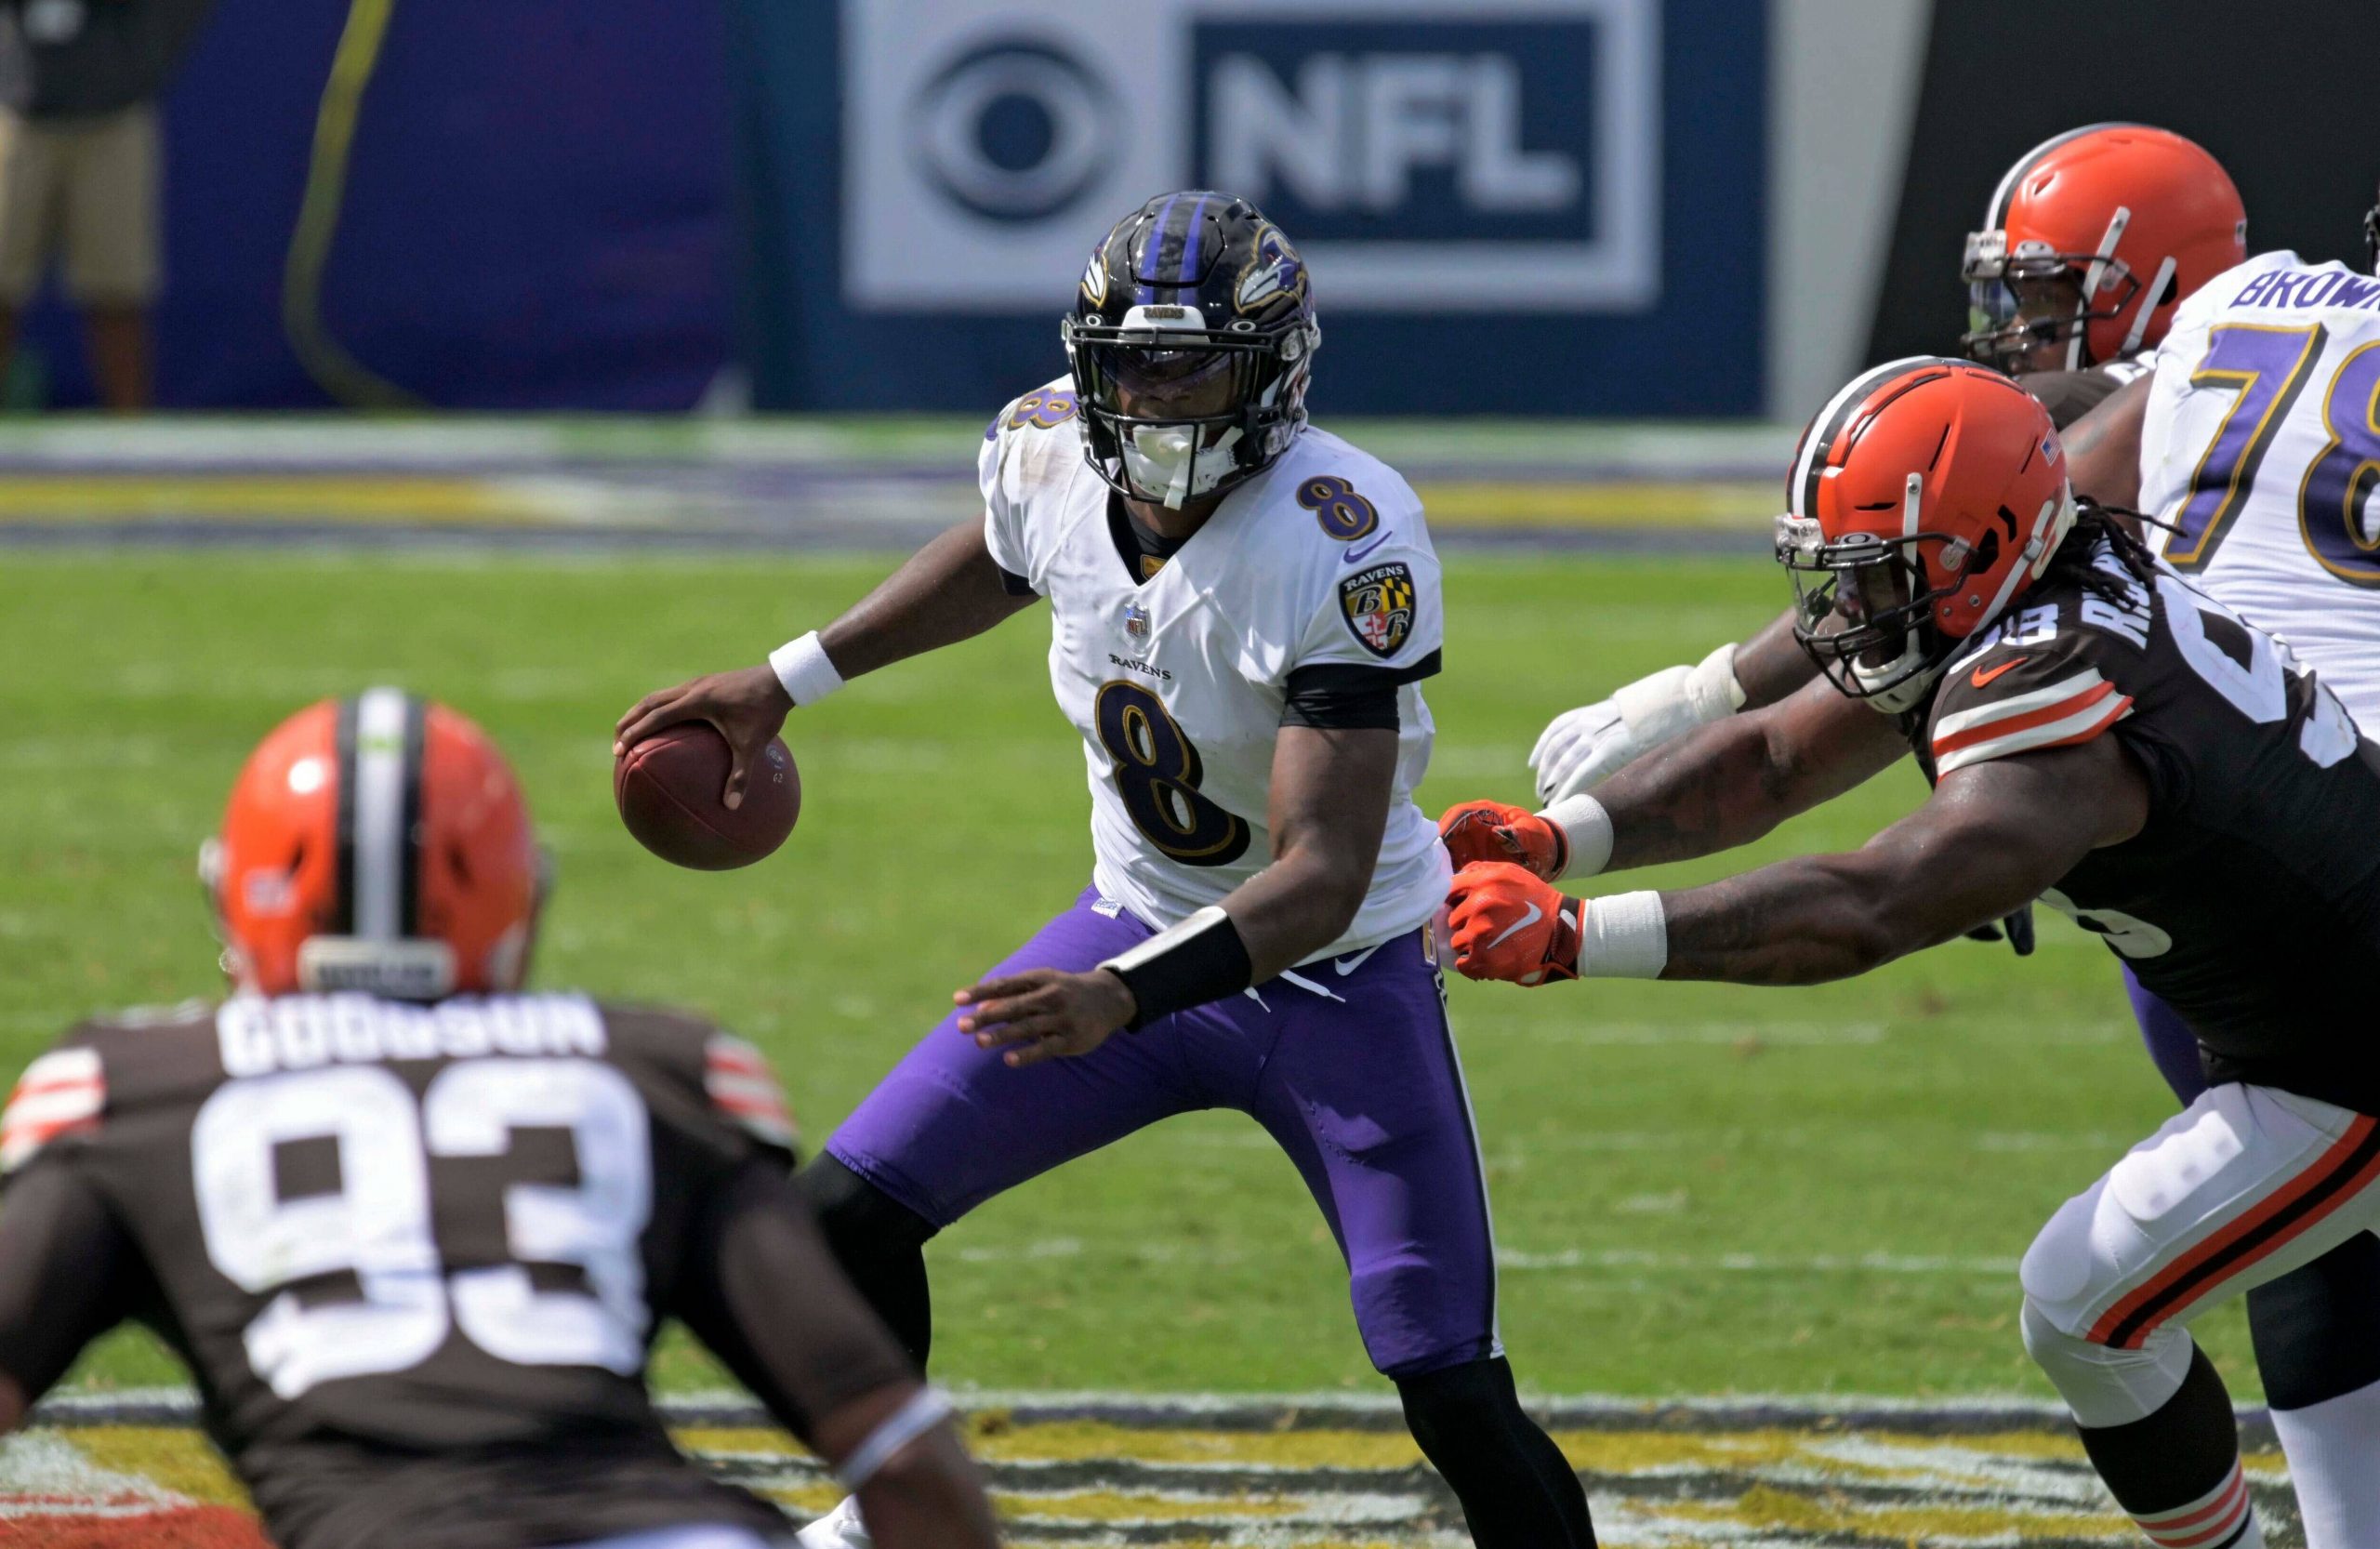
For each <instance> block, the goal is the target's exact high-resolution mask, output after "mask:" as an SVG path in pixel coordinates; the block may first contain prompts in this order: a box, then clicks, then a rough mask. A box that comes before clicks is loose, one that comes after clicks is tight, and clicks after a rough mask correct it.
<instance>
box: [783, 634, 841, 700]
mask: <svg viewBox="0 0 2380 1549" xmlns="http://www.w3.org/2000/svg"><path fill="white" fill-rule="evenodd" d="M769 666H770V667H771V668H773V669H775V672H776V675H777V682H780V683H783V684H784V685H785V693H786V697H787V698H788V699H790V700H792V701H793V702H794V703H795V704H797V705H814V704H816V703H817V702H818V701H819V700H821V699H824V698H825V697H826V695H830V694H832V693H834V692H835V691H836V690H837V689H839V688H840V687H842V686H843V675H842V674H841V673H840V672H838V671H836V670H835V664H834V663H833V662H830V661H828V660H827V659H826V647H825V646H824V645H821V644H819V643H818V631H817V630H815V629H813V630H811V631H810V632H809V633H808V634H806V635H804V636H802V637H801V638H800V640H789V641H787V642H785V643H784V644H783V645H780V646H778V647H777V648H776V649H775V650H774V651H772V652H770V653H769Z"/></svg>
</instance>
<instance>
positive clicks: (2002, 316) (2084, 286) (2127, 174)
mask: <svg viewBox="0 0 2380 1549" xmlns="http://www.w3.org/2000/svg"><path fill="white" fill-rule="evenodd" d="M2247 256H2248V214H2247V210H2246V208H2245V207H2244V206H2243V205H2241V203H2240V191H2239V190H2238V189H2237V188H2235V187H2233V186H2232V183H2231V177H2230V174H2228V173H2227V172H2225V171H2224V170H2223V164H2222V163H2220V162H2218V161H2216V160H2215V158H2214V157H2213V156H2211V155H2209V154H2207V153H2206V152H2205V151H2203V150H2202V149H2201V148H2200V147H2199V146H2198V145H2196V144H2194V143H2192V142H2191V141H2189V140H2187V139H2183V138H2182V137H2181V136H2179V135H2177V134H2174V133H2171V132H2170V131H2168V130H2164V129H2155V128H2151V127H2149V126H2148V125H2146V124H2093V125H2089V126H2085V127H2083V128H2080V129H2069V130H2068V131H2067V132H2066V133H2065V134H2062V135H2059V136H2057V137H2056V138H2055V139H2049V140H2044V141H2043V143H2041V144H2039V145H2036V146H2034V147H2033V148H2032V149H2031V150H2030V151H2028V152H2025V154H2024V155H2023V156H2021V157H2019V158H2018V159H2017V162H2016V165H2014V166H2012V167H2010V168H2009V169H2008V173H2007V176H2005V177H2003V178H2002V179H2000V186H1999V187H1998V188H1996V189H1994V190H1993V191H1992V194H1991V205H1990V208H1989V209H1987V210H1986V211H1985V212H1984V217H1983V230H1981V231H1979V232H1969V233H1968V235H1967V247H1966V261H1965V263H1964V266H1963V271H1962V272H1963V274H1964V278H1965V280H1966V282H1967V298H1968V313H1967V315H1968V326H1969V329H1970V331H1969V332H1968V333H1967V334H1966V335H1964V337H1963V338H1961V339H1960V343H1961V344H1962V345H1963V346H1964V348H1965V350H1966V351H1967V353H1968V354H1970V355H1971V356H1973V357H1974V358H1975V359H1977V360H1979V361H1982V362H1984V363H1985V364H1989V365H1995V366H1998V367H2000V368H2001V369H2003V370H2006V371H2014V370H2016V369H2018V368H2019V367H2020V366H2021V365H2022V364H2024V363H2025V360H2026V357H2027V356H2029V355H2030V354H2031V353H2032V352H2033V351H2036V350H2039V349H2041V348H2043V346H2045V345H2053V344H2057V343H2061V342H2062V343H2063V344H2064V345H2065V346H2066V351H2065V356H2064V358H2063V359H2062V360H2061V361H2059V362H2058V363H2057V364H2059V365H2062V366H2063V367H2064V368H2065V369H2067V370H2069V371H2079V370H2081V369H2082V368H2083V367H2084V366H2088V365H2097V364H2103V363H2105V362H2108V361H2114V360H2122V358H2124V357H2125V356H2127V355H2131V354H2133V353H2135V352H2136V351H2141V350H2145V349H2148V348H2149V347H2150V346H2152V345H2154V344H2156V343H2157V341H2158V340H2160V339H2162V338H2164V337H2165V330H2166V329H2167V328H2168V327H2170V326H2171V325H2172V324H2173V321H2174V309H2175V307H2176V306H2177V305H2179V304H2180V302H2181V300H2182V298H2184V297H2186V296H2188V295H2189V294H2190V292H2192V291H2194V290H2196V289H2198V287H2199V286H2201V285H2204V284H2206V282H2207V281H2209V280H2212V279H2213V278H2215V276H2216V275H2217V274H2220V273H2222V272H2223V271H2225V270H2227V269H2229V268H2231V267H2232V266H2233V265H2234V264H2238V263H2241V262H2242V261H2244V260H2245V259H2246V258H2247ZM2053 287H2054V289H2053ZM2044 290H2049V291H2051V294H2049V295H2047V296H2044V295H2043V294H2042V293H2043V291H2044ZM2027 292H2031V293H2032V294H2033V296H2034V298H2035V304H2034V305H2031V306H2028V305H2027V304H2026V299H2027V298H2026V295H2025V293H2027ZM2036 364H2038V363H2036Z"/></svg>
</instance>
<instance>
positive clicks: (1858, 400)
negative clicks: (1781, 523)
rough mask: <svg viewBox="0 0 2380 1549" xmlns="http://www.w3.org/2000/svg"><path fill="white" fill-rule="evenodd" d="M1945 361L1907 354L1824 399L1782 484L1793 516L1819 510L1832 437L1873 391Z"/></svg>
mask: <svg viewBox="0 0 2380 1549" xmlns="http://www.w3.org/2000/svg"><path fill="white" fill-rule="evenodd" d="M1939 364H1944V363H1943V362H1941V361H1938V360H1937V359H1936V358H1935V357H1933V356H1932V355H1910V356H1906V357H1904V358H1902V359H1900V360H1897V361H1886V362H1885V363H1884V364H1882V365H1880V366H1877V367H1875V368H1874V369H1873V370H1871V371H1868V372H1864V373H1862V374H1861V375H1859V376H1858V377H1853V378H1851V380H1850V382H1849V383H1848V384H1846V385H1845V387H1844V389H1843V391H1840V392H1838V393H1836V394H1835V395H1834V396H1833V397H1831V398H1830V399H1828V400H1827V403H1826V407H1824V408H1822V409H1820V410H1819V411H1818V415H1817V417H1814V418H1813V419H1812V420H1811V421H1810V428H1809V429H1808V430H1805V431H1803V432H1802V444H1801V446H1800V447H1799V448H1797V449H1796V450H1795V452H1794V454H1793V472H1792V477H1791V478H1790V479H1789V480H1788V481H1787V483H1786V485H1785V498H1786V504H1787V505H1788V506H1789V507H1790V508H1791V510H1792V513H1793V514H1794V515H1795V516H1813V515H1816V514H1817V512H1818V476H1819V475H1820V474H1822V473H1824V472H1825V471H1826V465H1827V454H1828V453H1829V452H1831V450H1832V449H1833V447H1834V439H1835V437H1837V436H1839V435H1841V434H1842V433H1843V430H1844V427H1845V426H1846V425H1848V424H1850V423H1851V420H1852V417H1854V416H1855V415H1856V414H1858V411H1859V409H1860V407H1861V406H1862V405H1864V404H1866V403H1867V402H1868V400H1869V398H1870V397H1871V395H1873V394H1874V393H1875V391H1877V390H1878V389H1879V388H1882V387H1884V385H1885V384H1886V383H1888V382H1890V381H1892V380H1893V379H1894V378H1895V377H1900V376H1903V375H1906V374H1908V373H1910V372H1912V371H1915V370H1917V369H1918V368H1919V367H1921V366H1927V365H1939Z"/></svg>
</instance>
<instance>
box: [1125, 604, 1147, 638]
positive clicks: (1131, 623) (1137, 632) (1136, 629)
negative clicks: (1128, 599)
mask: <svg viewBox="0 0 2380 1549" xmlns="http://www.w3.org/2000/svg"><path fill="white" fill-rule="evenodd" d="M1124 632H1125V633H1126V634H1128V635H1130V636H1131V637H1132V638H1133V639H1134V640H1146V639H1148V638H1149V610H1148V609H1146V608H1144V607H1143V606H1141V605H1140V604H1139V603H1138V602H1133V603H1131V604H1129V605H1128V606H1126V608H1125V609H1124Z"/></svg>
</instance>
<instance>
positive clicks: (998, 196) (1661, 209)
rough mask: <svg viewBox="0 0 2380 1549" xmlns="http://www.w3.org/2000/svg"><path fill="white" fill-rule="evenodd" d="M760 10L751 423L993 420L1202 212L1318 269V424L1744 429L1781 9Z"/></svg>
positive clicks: (1436, 2) (1508, 2)
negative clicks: (1184, 204) (1108, 248)
mask: <svg viewBox="0 0 2380 1549" xmlns="http://www.w3.org/2000/svg"><path fill="white" fill-rule="evenodd" d="M744 3H745V4H746V5H747V6H749V7H755V8H756V9H757V10H759V11H760V12H761V13H763V14H764V15H765V17H766V19H767V20H765V22H764V23H763V24H760V25H759V26H758V27H757V29H756V33H755V36H756V38H757V39H758V40H759V41H760V48H759V49H758V50H757V51H756V52H755V53H754V54H753V56H752V57H751V58H750V60H749V61H748V64H749V68H750V69H752V70H753V72H754V73H755V75H756V81H755V86H756V88H757V89H758V91H759V92H760V94H761V96H762V97H763V99H765V102H764V106H765V107H766V110H767V111H766V112H765V113H762V114H760V121H761V122H764V123H765V124H766V125H768V126H769V127H768V128H767V129H766V130H765V131H764V133H763V134H762V135H761V136H760V138H759V139H756V140H754V141H752V142H750V143H751V144H752V146H753V148H754V153H755V154H756V155H757V156H759V157H760V158H761V165H759V166H757V167H756V168H755V169H754V171H753V173H752V180H751V186H752V187H754V188H755V189H757V190H760V191H762V204H763V206H764V207H763V209H762V211H761V214H760V226H761V232H760V240H759V241H756V243H755V244H754V245H753V252H754V256H755V257H754V268H753V271H752V282H753V292H754V295H755V297H756V300H757V309H756V315H755V325H756V334H757V337H758V338H759V340H760V345H761V348H760V350H759V351H756V354H755V359H754V365H755V382H754V389H755V398H756V402H757V403H758V404H760V406H761V407H780V406H782V407H801V408H813V409H833V408H850V409H866V408H906V409H919V408H929V407H932V408H949V409H954V410H956V409H961V408H964V409H968V410H974V411H980V410H981V409H982V408H983V407H984V405H985V404H997V403H1005V402H1008V401H1009V400H1010V399H1012V398H1013V397H1014V396H1015V394H1016V393H1017V392H1018V391H1022V390H1023V389H1024V388H1025V387H1029V386H1030V385H1031V384H1032V383H1034V382H1037V381H1044V380H1047V379H1048V378H1049V377H1051V376H1052V375H1054V374H1055V372H1056V371H1057V370H1058V369H1060V368H1061V366H1062V365H1063V362H1062V361H1061V359H1060V358H1059V356H1058V352H1057V351H1056V350H1055V349H1054V348H1053V340H1052V338H1051V334H1052V331H1053V330H1052V326H1051V324H1052V321H1053V319H1054V318H1055V316H1056V314H1057V312H1058V311H1060V310H1061V309H1062V308H1063V307H1064V304H1065V301H1066V298H1067V294H1068V291H1069V289H1070V288H1071V286H1072V285H1073V283H1074V281H1075V279H1076V277H1077V276H1078V275H1079V274H1080V273H1081V272H1082V267H1083V259H1084V257H1085V256H1086V255H1087V254H1088V253H1090V251H1091V247H1092V245H1093V244H1094V243H1095V242H1096V241H1097V240H1098V238H1099V236H1100V235H1101V234H1102V233H1103V232H1105V231H1106V229H1107V228H1108V226H1109V225H1110V224H1112V223H1113V222H1114V221H1115V220H1116V219H1117V218H1119V217H1120V216H1122V215H1124V214H1125V213H1126V212H1127V211H1130V210H1131V209H1133V208H1135V207H1137V206H1138V205H1140V204H1141V203H1142V202H1143V201H1144V200H1146V199H1147V198H1149V197H1150V196H1151V195H1152V194H1156V193H1160V192H1165V191H1167V190H1169V189H1182V188H1194V187H1195V188H1219V189H1227V190H1228V191H1230V192H1234V193H1236V194H1238V195H1241V196H1244V197H1246V198H1248V199H1250V200H1251V201H1252V202H1253V203H1255V204H1256V205H1258V206H1259V207H1260V208H1262V209H1263V211H1264V213H1265V215H1266V217H1267V218H1270V219H1271V220H1272V221H1274V222H1275V223H1276V225H1277V226H1278V227H1279V229H1280V230H1281V232H1283V233H1284V234H1285V236H1286V238H1287V240H1288V242H1289V243H1290V244H1293V245H1294V247H1295V250H1296V251H1297V252H1298V253H1299V254H1301V255H1302V258H1303V259H1304V262H1305V265H1306V267H1307V268H1309V269H1310V270H1311V272H1312V284H1313V289H1314V294H1315V298H1316V302H1317V304H1318V305H1319V307H1320V308H1321V311H1322V315H1323V319H1324V328H1325V330H1326V333H1327V337H1328V338H1329V349H1328V350H1327V351H1326V352H1325V354H1324V356H1323V359H1322V361H1321V362H1320V364H1319V370H1318V373H1317V377H1316V390H1317V394H1316V397H1317V407H1318V408H1319V409H1320V410H1321V412H1323V413H1326V414H1329V413H1343V412H1354V413H1373V414H1382V413H1443V412H1446V410H1447V409H1448V406H1449V405H1456V406H1459V408H1460V411H1461V412H1464V413H1473V414H1512V413H1521V414H1581V413H1584V414H1597V413H1604V414H1644V415H1658V414H1690V415H1696V416H1708V415H1714V414H1739V413H1752V412H1756V411H1757V410H1758V408H1759V407H1760V402H1761V390H1762V385H1763V381H1764V373H1763V363H1762V361H1761V358H1760V357H1761V342H1762V340H1763V338H1764V337H1765V330H1764V326H1763V315H1764V312H1765V305H1764V289H1765V273H1764V257H1763V255H1764V252H1765V243H1764V242H1762V241H1760V240H1757V234H1758V233H1759V232H1761V231H1762V230H1763V229H1764V215H1763V183H1764V181H1765V174H1766V167H1767V146H1766V132H1767V107H1766V99H1765V92H1766V81H1767V57H1766V55H1767V50H1766V41H1767V33H1766V25H1767V7H1766V5H1765V0H1497V4H1495V5H1493V6H1491V7H1481V6H1478V5H1476V4H1473V3H1470V0H1133V3H1132V4H1131V5H1117V4H1115V3H1114V0H1032V3H1028V0H840V3H839V4H834V5H827V4H814V5H807V6H800V7H781V6H780V7H771V6H767V5H766V4H765V0H744Z"/></svg>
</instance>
